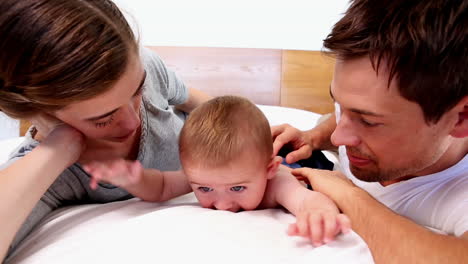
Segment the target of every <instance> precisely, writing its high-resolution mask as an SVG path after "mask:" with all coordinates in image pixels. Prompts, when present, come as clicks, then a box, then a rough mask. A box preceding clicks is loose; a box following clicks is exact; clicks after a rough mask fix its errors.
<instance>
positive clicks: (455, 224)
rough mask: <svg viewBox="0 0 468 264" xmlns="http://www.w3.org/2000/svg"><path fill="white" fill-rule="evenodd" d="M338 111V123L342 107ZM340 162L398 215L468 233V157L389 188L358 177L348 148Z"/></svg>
mask: <svg viewBox="0 0 468 264" xmlns="http://www.w3.org/2000/svg"><path fill="white" fill-rule="evenodd" d="M335 109H337V121H338V120H339V107H335ZM339 160H340V167H341V170H342V171H343V172H344V174H345V175H346V176H347V177H348V178H349V179H350V180H352V181H353V183H354V184H356V185H357V186H359V187H360V188H362V189H364V190H365V191H367V192H368V193H369V194H370V195H372V196H373V197H374V198H375V199H376V200H378V201H379V202H381V203H383V204H384V205H386V206H387V207H388V208H390V209H391V210H393V211H394V212H395V213H397V214H399V215H402V216H405V217H407V218H409V219H411V220H413V221H414V222H416V223H418V224H419V225H423V226H426V227H429V228H431V229H436V230H438V231H442V232H443V233H446V234H449V235H455V236H461V235H463V233H465V232H467V231H468V155H465V157H464V158H463V159H462V160H460V161H459V162H458V163H457V164H455V165H453V166H452V167H450V168H448V169H446V170H444V171H441V172H438V173H434V174H430V175H426V176H420V177H416V178H412V179H409V180H406V181H401V182H398V183H394V184H391V185H389V186H386V187H384V186H382V185H381V184H380V183H378V182H364V181H361V180H359V179H357V178H356V177H354V175H353V174H352V173H351V171H350V169H349V159H348V157H347V155H346V148H345V147H344V146H340V147H339Z"/></svg>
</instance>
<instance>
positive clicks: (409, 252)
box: [336, 190, 468, 264]
mask: <svg viewBox="0 0 468 264" xmlns="http://www.w3.org/2000/svg"><path fill="white" fill-rule="evenodd" d="M336 202H337V204H338V207H340V208H341V210H343V212H344V213H346V214H347V215H348V216H349V217H350V218H351V221H352V223H353V229H354V231H356V232H357V233H358V234H359V235H360V236H361V237H362V238H363V239H364V240H365V241H366V243H367V245H368V246H369V248H370V250H371V252H372V255H373V256H374V259H375V262H376V263H426V264H428V263H466V261H467V260H468V233H465V234H464V235H463V236H462V237H461V238H457V237H454V236H448V235H441V234H436V233H434V232H432V231H430V230H428V229H426V228H424V227H422V226H420V225H417V224H416V223H414V222H412V221H410V220H409V219H407V218H405V217H402V216H400V215H398V214H395V213H394V212H393V211H391V210H390V209H388V208H387V207H386V206H384V205H383V204H381V203H379V202H378V201H376V200H375V199H373V198H372V197H371V196H370V195H369V194H367V193H366V192H364V191H362V190H359V191H353V192H350V193H349V194H348V195H346V196H341V198H338V199H337V201H336Z"/></svg>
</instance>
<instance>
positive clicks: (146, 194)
mask: <svg viewBox="0 0 468 264" xmlns="http://www.w3.org/2000/svg"><path fill="white" fill-rule="evenodd" d="M84 169H85V170H86V171H87V172H88V173H89V174H90V175H91V176H92V178H91V182H90V186H91V188H92V189H96V188H97V187H98V182H107V183H110V184H113V185H115V186H118V187H121V188H123V189H125V190H127V191H128V192H129V193H131V194H133V195H134V196H136V197H139V198H141V199H142V200H145V201H151V202H162V201H167V200H169V199H171V198H174V197H177V196H180V195H183V194H186V193H189V192H190V191H191V190H192V189H191V188H190V185H189V183H188V181H187V179H186V177H185V174H184V173H183V172H182V171H164V172H163V171H159V170H156V169H144V168H143V167H142V165H141V164H140V162H138V161H128V160H123V159H119V160H113V161H108V162H94V163H90V164H87V165H85V166H84Z"/></svg>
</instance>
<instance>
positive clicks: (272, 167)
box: [267, 156, 283, 180]
mask: <svg viewBox="0 0 468 264" xmlns="http://www.w3.org/2000/svg"><path fill="white" fill-rule="evenodd" d="M282 161H283V158H281V157H280V156H276V157H274V158H273V159H271V161H270V163H269V164H268V167H267V179H268V180H271V179H273V177H275V175H276V173H277V172H278V167H279V165H280V164H281V162H282Z"/></svg>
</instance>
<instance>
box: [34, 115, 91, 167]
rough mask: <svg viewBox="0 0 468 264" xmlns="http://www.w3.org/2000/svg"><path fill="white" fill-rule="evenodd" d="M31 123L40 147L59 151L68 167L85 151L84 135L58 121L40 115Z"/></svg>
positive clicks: (49, 116) (51, 117) (48, 116)
mask: <svg viewBox="0 0 468 264" xmlns="http://www.w3.org/2000/svg"><path fill="white" fill-rule="evenodd" d="M31 123H32V124H33V125H34V127H35V128H36V130H37V133H36V135H35V139H37V140H38V141H40V142H41V146H42V147H49V148H52V149H59V150H60V151H61V152H62V153H63V157H64V158H67V162H68V163H69V165H71V164H73V163H74V162H76V161H77V160H78V158H79V157H80V155H81V153H82V152H83V151H84V150H85V143H84V135H83V134H82V133H81V132H79V131H78V130H76V129H75V128H73V127H71V126H69V125H67V124H65V123H63V122H62V121H60V120H59V119H57V118H55V117H53V116H51V115H49V114H47V113H41V114H38V115H36V116H35V117H34V118H33V119H31Z"/></svg>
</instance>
